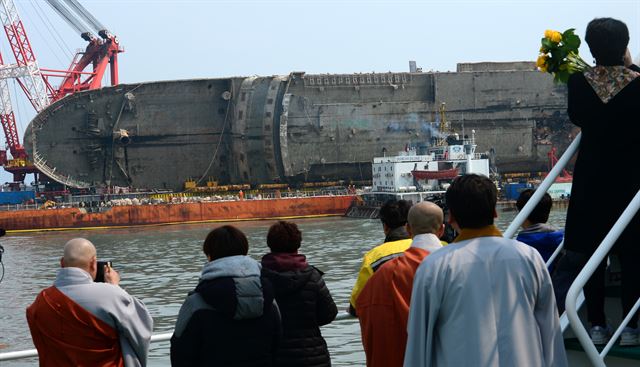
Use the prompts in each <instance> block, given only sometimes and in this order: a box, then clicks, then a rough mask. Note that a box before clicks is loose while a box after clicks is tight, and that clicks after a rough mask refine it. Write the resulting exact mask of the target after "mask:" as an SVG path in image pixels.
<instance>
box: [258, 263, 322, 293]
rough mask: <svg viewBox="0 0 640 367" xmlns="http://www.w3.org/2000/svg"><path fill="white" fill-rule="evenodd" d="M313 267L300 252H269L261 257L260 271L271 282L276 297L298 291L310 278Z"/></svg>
mask: <svg viewBox="0 0 640 367" xmlns="http://www.w3.org/2000/svg"><path fill="white" fill-rule="evenodd" d="M313 269H314V268H313V267H312V266H310V265H309V264H308V263H307V261H306V258H305V256H304V255H300V254H291V253H269V254H266V255H264V256H263V257H262V273H263V274H264V276H266V277H267V278H268V279H269V280H270V281H271V284H273V288H274V289H275V293H276V297H280V296H286V295H290V294H293V293H296V292H298V291H300V290H301V289H302V288H303V287H304V286H305V285H306V284H307V283H308V282H309V281H310V280H311V274H312V273H313ZM320 274H322V273H320Z"/></svg>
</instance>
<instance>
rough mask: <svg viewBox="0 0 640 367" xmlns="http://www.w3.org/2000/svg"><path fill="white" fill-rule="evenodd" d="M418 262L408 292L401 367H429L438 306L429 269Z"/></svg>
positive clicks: (434, 286)
mask: <svg viewBox="0 0 640 367" xmlns="http://www.w3.org/2000/svg"><path fill="white" fill-rule="evenodd" d="M423 265H425V262H422V264H420V266H419V267H418V270H417V271H416V275H415V277H414V280H413V288H412V291H411V305H410V306H409V319H408V322H407V346H406V349H405V353H404V367H415V366H425V367H426V366H431V365H432V358H431V356H432V355H433V347H434V342H435V341H434V334H433V330H434V328H435V322H436V319H437V315H438V312H439V310H440V304H439V302H438V301H437V299H438V297H432V293H434V292H437V289H435V288H436V287H437V284H434V279H433V274H434V273H433V272H432V271H431V270H432V269H431V268H429V267H427V266H423Z"/></svg>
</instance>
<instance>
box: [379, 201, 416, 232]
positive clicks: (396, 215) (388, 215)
mask: <svg viewBox="0 0 640 367" xmlns="http://www.w3.org/2000/svg"><path fill="white" fill-rule="evenodd" d="M410 208H411V202H409V201H407V200H395V199H391V200H389V201H387V202H386V203H384V205H382V207H381V208H380V214H379V217H380V220H381V221H382V223H384V224H386V225H387V227H389V228H391V229H395V228H398V227H402V226H404V225H405V224H407V214H409V209H410Z"/></svg>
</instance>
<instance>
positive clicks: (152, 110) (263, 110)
mask: <svg viewBox="0 0 640 367" xmlns="http://www.w3.org/2000/svg"><path fill="white" fill-rule="evenodd" d="M458 69H459V71H458V72H446V73H440V72H429V73H404V72H398V73H391V72H390V73H366V74H317V75H310V74H305V73H291V74H290V75H288V76H270V77H246V78H244V77H234V78H219V79H200V80H181V81H161V82H151V83H141V84H129V85H125V84H123V85H119V86H115V87H110V88H102V89H100V90H92V91H85V92H79V93H76V94H73V95H70V96H68V97H66V98H64V99H62V100H60V101H57V102H56V103H54V104H52V105H51V106H49V107H48V108H47V109H45V110H44V111H42V112H41V113H39V114H38V116H36V117H35V118H34V120H33V121H32V122H31V124H30V125H29V127H28V128H27V130H26V133H25V147H26V148H27V151H28V153H29V155H30V157H31V159H32V160H33V162H34V164H35V165H36V167H37V168H38V169H39V170H41V171H42V172H43V173H44V174H46V175H47V176H49V177H51V178H53V179H55V180H57V181H59V182H62V183H64V184H66V185H69V186H72V187H96V186H112V185H115V186H125V187H126V186H128V187H133V188H138V189H171V190H182V189H183V185H184V182H185V181H187V180H190V179H195V180H198V181H200V183H201V184H202V183H204V181H206V180H215V181H218V182H219V183H221V184H254V185H256V184H261V183H270V182H281V183H285V182H286V183H291V182H295V181H298V182H317V181H336V180H354V181H360V180H370V179H371V168H370V167H371V166H370V165H371V161H372V158H373V157H375V156H381V155H383V154H384V153H385V152H386V153H388V154H394V153H395V152H397V151H400V150H402V149H403V147H404V146H405V145H406V144H407V143H408V142H416V141H429V139H431V138H433V137H434V134H437V133H438V132H437V131H434V129H433V126H434V124H435V125H436V126H437V121H438V119H439V110H440V107H441V105H442V103H445V104H446V116H447V120H448V121H449V122H450V123H451V126H452V128H453V129H455V131H457V132H460V133H463V134H464V133H465V132H466V133H467V134H468V133H469V132H470V131H471V130H472V129H475V130H476V131H477V132H478V134H477V136H478V140H477V144H478V148H477V151H478V152H487V155H491V156H492V157H493V158H494V159H493V161H494V162H495V164H496V165H497V167H498V169H499V170H500V171H502V172H514V171H519V172H527V171H544V170H545V169H546V162H547V153H548V151H549V149H550V147H551V144H553V145H555V146H557V147H558V148H559V149H561V150H562V149H563V148H564V147H565V146H566V145H567V144H568V142H569V138H568V136H569V132H568V131H567V130H568V129H569V128H570V126H571V125H570V124H568V123H567V122H568V119H567V116H566V112H565V111H566V89H565V88H564V87H563V86H560V85H556V84H554V83H553V81H552V79H551V77H550V76H549V75H546V74H542V73H540V72H538V71H535V70H534V69H535V65H534V64H533V63H504V64H471V65H466V66H465V64H460V65H459V66H458Z"/></svg>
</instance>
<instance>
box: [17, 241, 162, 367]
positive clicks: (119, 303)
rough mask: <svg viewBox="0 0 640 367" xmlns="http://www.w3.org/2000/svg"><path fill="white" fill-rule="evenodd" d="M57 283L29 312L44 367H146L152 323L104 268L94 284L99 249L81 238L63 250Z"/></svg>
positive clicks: (45, 291)
mask: <svg viewBox="0 0 640 367" xmlns="http://www.w3.org/2000/svg"><path fill="white" fill-rule="evenodd" d="M60 265H61V269H59V271H58V274H57V276H56V280H55V282H54V284H53V286H52V287H49V288H47V289H45V290H43V291H42V292H40V294H38V297H37V298H36V300H35V302H34V303H33V304H32V305H31V306H29V307H28V308H27V321H28V323H29V329H30V331H31V337H32V339H33V343H34V345H35V346H36V349H37V350H38V356H39V360H40V366H44V367H48V366H92V367H93V366H105V367H106V366H117V367H120V366H126V367H129V366H145V365H146V362H147V353H148V350H149V342H150V339H151V331H152V329H153V320H152V319H151V316H150V315H149V312H148V311H147V309H146V308H145V306H144V304H142V302H140V301H139V300H138V299H136V298H135V297H132V296H130V295H129V294H128V293H127V292H125V291H124V290H123V289H122V288H120V287H119V286H118V284H119V282H120V275H119V274H118V273H117V272H116V271H115V270H113V269H111V268H110V267H108V266H105V269H104V271H105V273H104V274H105V282H104V283H95V282H94V281H93V279H94V278H95V276H96V273H97V261H96V249H95V247H94V246H93V244H92V243H91V242H89V241H88V240H86V239H83V238H76V239H73V240H71V241H69V242H67V244H66V245H65V248H64V257H63V258H62V259H61V260H60Z"/></svg>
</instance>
